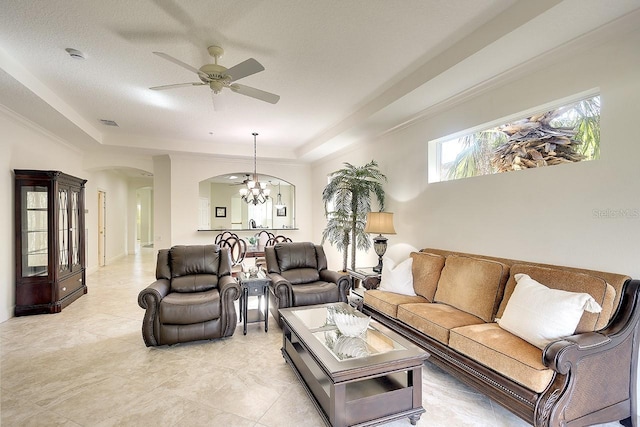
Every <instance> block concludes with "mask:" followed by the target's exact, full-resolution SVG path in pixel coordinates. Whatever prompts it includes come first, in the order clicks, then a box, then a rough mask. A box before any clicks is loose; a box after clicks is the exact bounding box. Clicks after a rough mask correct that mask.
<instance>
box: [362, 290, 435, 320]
mask: <svg viewBox="0 0 640 427" xmlns="http://www.w3.org/2000/svg"><path fill="white" fill-rule="evenodd" d="M421 302H422V303H425V302H429V301H427V300H426V299H425V298H423V297H421V296H408V295H400V294H395V293H393V292H386V291H381V290H379V289H372V290H370V291H367V292H365V293H364V304H365V305H368V306H369V307H371V308H374V309H376V310H378V311H380V312H381V313H384V314H386V315H387V316H389V317H392V318H394V319H395V318H397V317H398V306H399V305H400V304H407V303H421Z"/></svg>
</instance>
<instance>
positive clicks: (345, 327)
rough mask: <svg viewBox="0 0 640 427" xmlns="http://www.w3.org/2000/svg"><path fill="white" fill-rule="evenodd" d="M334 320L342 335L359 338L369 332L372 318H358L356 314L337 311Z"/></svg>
mask: <svg viewBox="0 0 640 427" xmlns="http://www.w3.org/2000/svg"><path fill="white" fill-rule="evenodd" d="M333 320H334V321H335V323H336V326H337V327H338V329H339V330H340V332H341V333H342V335H345V336H348V337H359V336H360V335H362V334H363V333H364V331H366V330H367V327H368V326H369V321H370V320H371V317H369V316H358V315H356V314H354V313H349V312H343V311H336V312H335V313H333Z"/></svg>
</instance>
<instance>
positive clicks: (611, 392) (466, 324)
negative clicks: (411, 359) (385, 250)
mask: <svg viewBox="0 0 640 427" xmlns="http://www.w3.org/2000/svg"><path fill="white" fill-rule="evenodd" d="M411 258H412V261H413V263H412V275H413V289H414V291H415V294H416V295H405V294H400V293H396V292H390V291H389V290H380V289H375V290H368V291H366V292H365V296H364V307H363V311H364V313H366V314H369V315H371V316H372V317H373V318H375V319H377V320H378V321H379V322H381V323H383V324H384V325H386V326H388V327H389V328H391V329H393V330H395V331H397V332H399V333H400V334H402V335H403V336H405V337H407V338H408V339H410V340H411V341H413V342H415V343H417V344H418V345H420V346H421V347H423V348H424V349H425V350H426V351H427V352H429V353H430V355H431V357H430V358H429V361H431V362H432V363H435V364H436V365H438V366H440V367H442V368H443V369H444V370H446V371H448V372H449V373H451V374H452V375H454V376H455V377H457V378H458V379H460V380H461V381H463V382H465V383H467V384H469V385H471V386H472V387H475V388H476V389H477V390H479V391H480V392H482V393H485V394H486V395H488V396H489V397H490V398H492V399H493V400H495V401H496V402H498V403H499V404H501V405H503V406H504V407H506V408H507V409H509V410H511V411H512V412H513V413H515V414H516V415H518V416H519V417H521V418H522V419H524V420H526V421H527V422H529V423H531V424H533V425H534V426H536V427H542V426H544V427H549V426H554V427H560V426H586V425H592V424H598V423H605V422H609V421H616V420H624V422H623V424H624V425H631V420H633V421H634V422H635V421H636V420H637V416H638V408H637V406H636V405H637V403H636V402H637V399H638V394H637V387H638V382H637V377H638V351H639V350H638V347H639V343H640V326H639V325H640V281H638V280H631V279H630V278H629V277H628V276H625V275H622V274H615V273H605V272H600V271H593V270H586V269H577V268H571V267H562V266H556V265H546V264H537V263H532V262H527V261H518V260H511V259H505V258H495V257H488V256H482V255H473V254H465V253H460V252H452V251H446V250H441V249H422V250H421V251H420V252H419V253H412V254H411ZM521 274H522V275H525V274H526V275H528V276H530V277H531V278H532V279H534V280H536V281H538V282H540V283H543V284H544V285H546V286H547V287H548V288H551V289H556V290H562V291H568V292H583V293H588V294H590V295H591V296H592V298H594V300H595V301H596V302H598V304H599V305H600V306H601V308H602V310H601V311H600V312H598V313H588V312H584V313H583V314H582V317H581V318H580V322H579V323H578V326H577V328H576V329H575V332H574V335H571V336H567V337H564V338H560V339H557V340H551V342H550V343H548V344H546V345H541V346H540V347H538V346H536V345H533V344H532V343H530V342H528V341H526V340H524V339H522V338H520V337H519V336H517V335H515V334H512V333H511V332H509V331H507V330H505V329H504V328H503V327H502V325H501V324H500V323H501V322H502V321H501V320H497V319H500V318H502V320H504V317H505V313H506V311H507V308H508V303H509V301H510V300H511V299H512V297H513V295H514V290H515V287H516V282H517V280H518V279H519V278H520V279H521V278H522V276H521ZM391 289H393V287H391ZM529 303H530V304H531V301H529ZM514 304H515V303H514ZM548 306H549V307H551V306H554V305H553V301H549V304H548ZM524 311H526V310H523V311H520V313H522V315H521V316H520V319H524V318H526V317H527V315H526V314H525V313H524ZM525 320H526V319H525Z"/></svg>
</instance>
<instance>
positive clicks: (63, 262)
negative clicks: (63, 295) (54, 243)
mask: <svg viewBox="0 0 640 427" xmlns="http://www.w3.org/2000/svg"><path fill="white" fill-rule="evenodd" d="M58 262H59V266H58V268H59V271H60V272H61V273H64V272H65V271H68V270H69V189H68V188H66V187H60V189H59V190H58Z"/></svg>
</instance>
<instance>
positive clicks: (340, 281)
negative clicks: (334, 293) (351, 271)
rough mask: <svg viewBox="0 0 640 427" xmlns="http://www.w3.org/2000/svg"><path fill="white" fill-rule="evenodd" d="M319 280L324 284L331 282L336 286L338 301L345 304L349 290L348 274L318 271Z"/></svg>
mask: <svg viewBox="0 0 640 427" xmlns="http://www.w3.org/2000/svg"><path fill="white" fill-rule="evenodd" d="M320 279H322V280H324V281H325V282H332V283H335V284H336V285H338V290H339V291H340V301H342V302H347V301H348V300H347V297H348V296H349V289H350V288H351V278H350V277H349V275H348V274H343V273H340V272H337V271H333V270H320Z"/></svg>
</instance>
